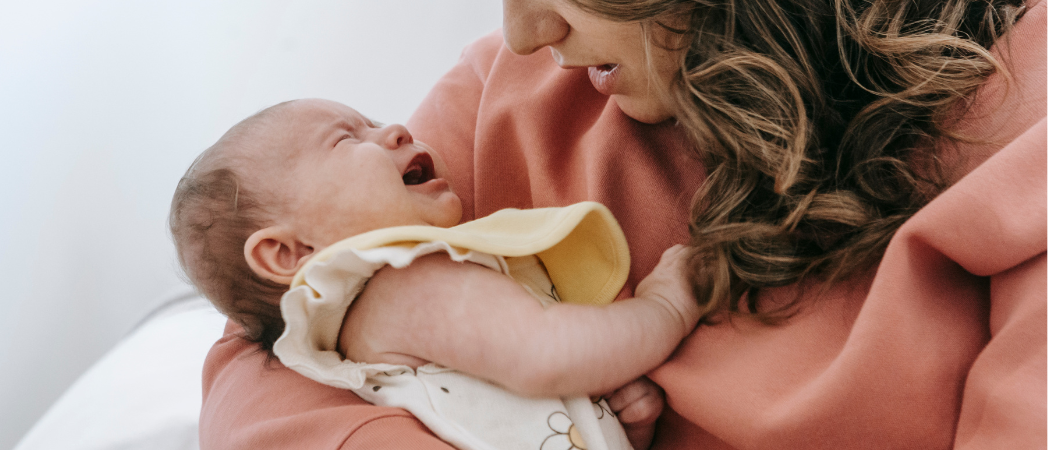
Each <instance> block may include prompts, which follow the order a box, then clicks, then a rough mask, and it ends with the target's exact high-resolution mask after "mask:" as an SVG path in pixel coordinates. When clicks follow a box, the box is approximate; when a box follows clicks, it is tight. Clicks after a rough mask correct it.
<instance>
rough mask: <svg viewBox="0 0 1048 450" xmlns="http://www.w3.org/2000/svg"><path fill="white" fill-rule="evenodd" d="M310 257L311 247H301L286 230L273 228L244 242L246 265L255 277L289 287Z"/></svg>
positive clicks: (302, 245) (304, 245)
mask: <svg viewBox="0 0 1048 450" xmlns="http://www.w3.org/2000/svg"><path fill="white" fill-rule="evenodd" d="M312 255H313V247H311V246H308V245H306V244H303V243H302V242H301V241H299V240H298V237H297V236H296V235H295V233H294V232H292V231H291V230H290V229H289V228H287V227H284V226H280V225H275V226H272V227H269V228H263V229H261V230H258V231H256V232H254V233H252V234H251V236H249V237H248V238H247V242H246V243H244V257H245V258H247V265H248V266H250V267H251V270H253V271H254V272H255V274H257V275H258V276H260V277H262V278H265V279H267V280H270V281H274V282H277V283H280V284H286V285H291V280H292V279H294V277H295V273H296V272H298V270H299V269H301V268H302V266H304V265H306V262H307V261H309V257H310V256H312Z"/></svg>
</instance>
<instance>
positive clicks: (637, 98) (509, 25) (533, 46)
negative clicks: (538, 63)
mask: <svg viewBox="0 0 1048 450" xmlns="http://www.w3.org/2000/svg"><path fill="white" fill-rule="evenodd" d="M502 7H503V18H502V26H503V29H502V32H503V34H504V35H505V40H506V46H508V47H509V49H510V50H511V51H513V53H517V54H521V55H529V54H532V53H534V52H536V51H538V50H540V49H542V48H543V47H549V48H550V51H551V52H552V53H553V59H554V60H555V61H556V62H557V64H559V65H560V66H561V67H563V68H565V69H586V70H587V71H588V72H589V77H590V81H591V82H592V83H593V87H594V88H596V89H597V91H599V92H601V93H602V94H605V95H610V96H611V97H612V98H614V99H615V102H616V103H618V105H619V107H620V108H622V111H623V112H624V113H626V115H628V116H630V117H632V118H634V119H636V120H639V121H641V122H646V123H658V122H662V121H664V120H666V119H669V118H670V117H672V116H673V114H672V112H671V108H670V106H669V105H670V104H669V102H668V101H667V98H666V94H665V93H668V92H669V88H670V84H671V83H672V82H673V79H674V77H675V76H676V73H677V70H678V68H679V64H680V62H679V61H680V51H676V50H667V49H665V48H663V47H662V46H660V45H658V44H665V43H666V42H665V40H664V39H661V38H662V36H659V38H660V39H655V40H654V41H653V42H651V43H650V44H649V45H647V51H646V50H645V32H644V30H643V29H642V27H641V25H640V24H639V23H635V22H634V23H623V22H615V21H612V20H609V19H605V18H602V17H598V16H596V15H594V14H591V13H588V12H586V11H583V10H582V9H580V8H578V7H577V6H575V5H572V4H571V3H570V2H569V0H502ZM673 47H677V46H673ZM649 52H650V54H649ZM649 63H650V66H649ZM649 67H650V68H649Z"/></svg>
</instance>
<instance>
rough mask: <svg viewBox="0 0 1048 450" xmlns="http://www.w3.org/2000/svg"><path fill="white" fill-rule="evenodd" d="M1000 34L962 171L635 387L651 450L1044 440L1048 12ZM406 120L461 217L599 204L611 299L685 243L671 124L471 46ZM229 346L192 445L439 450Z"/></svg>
mask: <svg viewBox="0 0 1048 450" xmlns="http://www.w3.org/2000/svg"><path fill="white" fill-rule="evenodd" d="M1011 38H1012V39H1011V43H1012V46H1011V51H1010V52H1003V53H1004V54H1003V56H1002V57H1003V58H1005V59H1007V60H1008V61H1009V63H1010V67H1011V69H1012V70H1013V73H1014V75H1015V80H1014V81H1013V83H1012V84H1011V88H1010V89H1009V90H1007V91H1005V90H1003V89H1001V88H1000V86H1002V85H1003V84H1002V83H1001V80H999V79H995V80H991V82H989V83H988V84H987V86H985V87H984V89H982V90H981V91H980V95H979V96H978V102H977V104H976V105H975V106H974V107H973V109H972V110H971V111H970V112H968V113H967V115H966V116H965V117H966V118H965V119H964V120H963V121H961V123H960V124H959V125H958V127H959V129H958V131H959V132H962V133H968V134H969V135H971V136H972V137H975V138H979V139H981V142H979V143H973V144H965V145H957V146H951V147H950V148H945V149H944V153H946V154H948V157H950V158H953V159H952V161H955V162H954V166H955V167H956V168H957V176H958V178H960V177H962V176H963V178H962V179H960V181H959V182H958V183H957V184H956V185H955V186H954V187H953V188H951V189H950V190H948V191H947V192H945V193H943V194H942V195H941V196H940V197H939V198H938V199H936V200H935V201H934V202H932V203H931V204H930V205H929V206H928V207H926V208H925V209H924V210H922V211H921V212H919V213H918V214H917V215H916V216H915V217H914V218H913V219H912V220H910V221H909V222H908V223H907V224H906V225H904V227H903V228H902V229H901V230H900V232H899V233H898V235H897V236H896V237H895V239H894V240H893V242H892V244H891V246H890V247H889V250H888V252H887V254H886V256H885V258H884V261H883V262H882V264H881V265H880V266H879V267H878V268H877V271H876V272H875V273H870V274H869V275H868V276H866V277H859V278H858V279H856V280H852V281H850V282H848V283H843V284H840V285H837V286H835V287H834V288H833V289H831V290H828V291H826V290H823V289H821V288H820V287H819V286H806V287H804V288H803V290H802V291H801V292H802V293H803V294H804V295H807V296H809V297H811V299H810V300H809V301H807V302H806V303H805V305H806V306H805V308H804V310H803V312H802V313H801V314H799V315H798V316H797V317H795V318H794V319H793V320H791V321H790V322H789V323H787V324H786V325H783V326H778V327H766V326H758V325H756V324H753V323H750V322H748V321H745V320H735V321H733V322H731V323H726V324H723V325H720V326H712V327H700V328H699V329H697V330H696V331H695V333H693V334H692V336H690V337H689V338H688V339H687V340H686V341H685V342H684V343H683V345H682V346H681V347H680V348H679V349H678V351H677V352H676V353H675V354H674V356H673V358H672V359H671V360H670V361H668V362H667V363H666V364H665V365H664V366H663V367H661V368H659V369H657V370H656V371H654V372H653V373H652V374H651V377H652V378H653V379H654V380H655V381H656V382H658V383H659V384H660V385H662V386H663V388H665V389H666V392H667V395H668V401H669V404H670V406H671V407H672V410H670V411H668V412H667V413H666V414H665V415H664V417H663V418H662V419H661V420H660V423H659V429H658V435H657V437H656V443H655V446H654V448H660V449H671V448H685V449H687V448H696V449H698V448H791V447H792V448H815V447H827V448H864V447H866V448H943V447H950V446H951V445H955V446H957V447H962V448H1043V447H1045V445H1046V437H1045V436H1046V431H1045V426H1046V425H1045V424H1046V415H1045V399H1046V392H1045V384H1046V379H1045V373H1046V369H1045V360H1046V346H1045V341H1046V337H1045V327H1046V320H1048V316H1046V310H1045V305H1046V295H1048V294H1046V291H1045V289H1046V288H1045V284H1046V263H1045V247H1046V245H1045V240H1046V234H1048V231H1046V221H1048V219H1046V214H1045V210H1046V198H1045V190H1046V184H1045V171H1046V169H1045V167H1046V160H1045V152H1046V141H1045V133H1046V131H1045V122H1044V117H1045V6H1044V3H1041V4H1038V5H1037V6H1035V7H1032V9H1031V10H1030V11H1029V12H1028V13H1027V15H1026V16H1025V17H1024V18H1023V19H1022V21H1021V22H1020V24H1019V25H1018V27H1017V29H1016V30H1015V32H1014V33H1013V35H1012V36H1011ZM998 78H999V77H998ZM998 106H999V107H998ZM408 126H409V128H410V129H411V130H412V132H413V134H414V135H415V136H416V138H418V139H420V140H423V141H426V142H428V143H430V144H431V145H433V146H434V147H435V148H436V149H437V150H438V151H440V152H442V153H443V155H444V157H445V159H446V160H447V162H448V163H449V166H450V169H451V181H452V183H453V187H454V189H455V190H456V192H458V193H459V195H460V196H461V197H462V199H463V206H464V210H465V217H464V220H469V219H472V218H475V217H482V216H484V215H487V214H490V213H491V212H494V211H495V210H498V209H501V208H505V207H519V208H526V207H543V206H564V205H567V204H571V203H575V202H578V201H582V200H595V201H599V202H601V203H604V204H605V205H607V206H608V207H609V208H610V209H611V211H612V212H613V213H614V214H615V216H616V218H617V219H619V221H620V223H621V224H622V227H623V230H624V232H625V234H626V237H627V239H628V241H629V245H630V251H631V252H632V257H633V258H632V272H631V275H630V279H629V281H628V283H627V289H626V292H624V294H623V295H628V294H629V293H630V292H632V288H633V287H634V286H636V283H637V282H638V281H639V280H640V279H642V278H643V276H644V275H646V274H647V273H648V272H649V271H650V270H651V268H653V267H654V265H655V263H656V262H657V261H658V257H659V255H660V254H661V252H662V250H664V249H665V248H667V247H669V246H670V245H672V244H674V243H678V242H684V241H686V240H687V228H686V222H687V216H688V209H689V204H690V199H691V196H692V194H693V193H694V192H695V190H696V188H697V187H698V186H699V184H700V183H701V182H702V180H703V177H704V170H703V168H702V167H701V165H700V164H699V163H697V162H696V161H695V160H694V159H693V158H691V157H690V156H689V154H688V152H687V151H686V144H685V142H684V138H683V135H682V133H681V131H680V130H679V129H678V128H676V127H675V126H674V125H672V124H661V125H655V126H651V125H644V124H640V123H637V122H635V121H632V120H630V119H629V118H628V117H626V116H624V115H623V114H622V112H621V111H620V110H619V109H618V107H617V106H616V105H615V104H614V102H613V101H609V100H608V99H607V97H604V96H602V95H600V94H599V93H597V92H596V91H595V90H594V89H593V87H592V86H591V85H590V82H589V80H588V77H587V75H586V73H585V71H584V70H563V69H560V68H559V67H557V66H556V65H555V64H554V63H553V61H552V58H550V56H549V54H548V53H547V52H545V51H540V52H538V53H536V54H534V55H531V56H526V57H521V56H516V55H513V54H512V53H510V52H509V51H508V50H506V49H505V48H504V47H503V46H502V41H501V38H500V36H498V35H495V34H493V35H491V36H488V37H486V38H484V39H482V40H480V41H478V42H477V43H475V44H473V45H472V46H470V47H469V48H467V49H466V51H465V52H464V53H463V57H462V60H461V61H460V63H459V65H458V66H456V67H455V68H454V69H453V70H452V71H451V72H450V73H449V74H448V75H447V76H445V77H444V78H443V79H442V80H441V81H440V82H439V83H438V85H437V86H436V87H434V89H433V91H432V92H431V94H430V95H429V96H428V97H427V98H426V100H425V101H424V102H423V104H422V105H421V106H420V108H419V110H418V111H417V112H416V114H415V116H414V117H413V118H412V120H411V121H410V122H409V123H408ZM1002 148H1004V150H1000V149H1002ZM987 159H988V160H987ZM983 161H985V162H983ZM972 169H974V170H972ZM969 171H970V172H971V173H968V172H969ZM965 174H967V175H965ZM797 289H802V288H799V287H790V288H782V289H777V290H770V291H768V292H766V293H764V294H762V295H768V296H769V297H771V299H770V300H772V301H774V298H775V297H777V296H787V295H794V294H795V293H796V292H797ZM236 331H237V327H236V326H233V325H230V326H229V327H228V328H227V333H226V336H225V337H223V338H222V339H221V340H220V341H219V342H218V343H216V344H215V347H214V348H213V349H212V351H211V353H210V354H209V355H208V359H207V362H206V364H205V371H204V407H203V410H202V412H201V423H200V433H201V435H200V436H201V446H202V448H203V449H205V450H206V449H236V448H252V449H261V448H310V449H314V448H316V449H324V448H328V449H334V448H346V449H349V448H353V449H387V448H388V449H394V448H419V449H426V448H431V449H436V448H442V449H447V448H449V447H448V446H447V445H446V444H443V443H442V442H440V441H439V440H437V439H436V438H434V437H433V436H432V435H431V434H430V433H428V431H426V430H425V429H424V427H422V426H421V425H420V424H419V423H418V422H417V421H415V420H414V419H413V418H412V417H411V416H410V415H408V414H407V413H405V412H404V411H400V410H396V409H391V408H381V407H376V406H371V405H368V404H366V403H363V402H362V401H361V400H359V399H358V398H356V397H355V396H353V395H352V394H350V393H348V392H346V391H342V390H339V389H335V388H330V387H327V386H323V385H320V384H317V383H314V382H312V381H310V380H308V379H306V378H304V377H301V376H299V375H297V374H295V373H294V372H291V371H290V370H288V369H286V368H284V367H283V366H281V365H280V364H279V362H276V361H273V362H271V363H270V364H269V365H268V366H267V365H266V364H265V361H266V358H265V356H264V355H263V354H261V353H258V352H257V347H256V346H254V345H251V344H249V343H247V342H245V341H243V340H241V339H238V338H236V337H235V336H234V334H235V332H236Z"/></svg>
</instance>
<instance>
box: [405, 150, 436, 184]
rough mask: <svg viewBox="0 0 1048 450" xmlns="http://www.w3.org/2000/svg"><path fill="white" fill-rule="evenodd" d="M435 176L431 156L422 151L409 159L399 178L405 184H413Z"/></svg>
mask: <svg viewBox="0 0 1048 450" xmlns="http://www.w3.org/2000/svg"><path fill="white" fill-rule="evenodd" d="M436 176H437V172H436V170H434V169H433V158H432V157H431V156H429V153H425V152H422V153H419V154H418V155H415V157H414V158H412V159H411V163H409V164H408V167H407V169H406V170H405V171H404V175H403V176H402V177H401V178H403V180H404V185H405V186H415V185H419V184H422V183H425V182H427V181H429V180H432V179H433V178H434V177H436Z"/></svg>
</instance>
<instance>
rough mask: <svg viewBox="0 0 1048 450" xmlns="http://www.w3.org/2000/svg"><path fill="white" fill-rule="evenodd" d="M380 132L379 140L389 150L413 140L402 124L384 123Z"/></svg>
mask: <svg viewBox="0 0 1048 450" xmlns="http://www.w3.org/2000/svg"><path fill="white" fill-rule="evenodd" d="M381 133H382V134H383V135H382V138H381V140H380V142H381V143H382V145H384V146H385V147H386V148H388V149H390V150H394V149H398V148H400V147H401V146H403V145H407V144H411V143H413V142H415V139H414V138H412V137H411V133H410V132H409V131H408V129H407V127H405V126H404V125H400V124H393V125H386V126H384V127H382V130H381Z"/></svg>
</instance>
